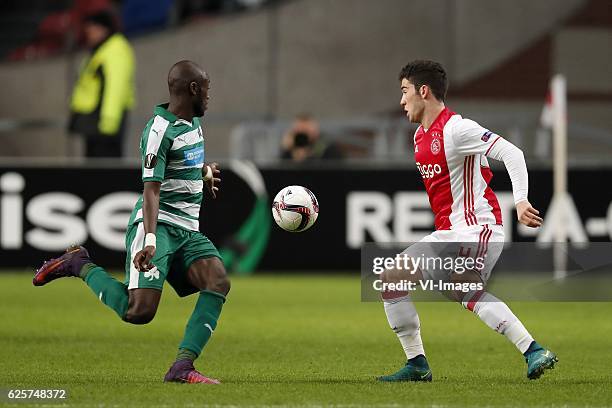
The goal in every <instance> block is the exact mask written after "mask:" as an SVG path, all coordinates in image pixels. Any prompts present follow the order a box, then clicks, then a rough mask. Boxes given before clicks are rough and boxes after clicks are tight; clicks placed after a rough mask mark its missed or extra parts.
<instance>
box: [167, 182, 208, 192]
mask: <svg viewBox="0 0 612 408" xmlns="http://www.w3.org/2000/svg"><path fill="white" fill-rule="evenodd" d="M203 188H204V181H203V180H180V179H166V180H164V181H162V184H161V191H166V192H170V191H171V192H173V193H192V194H197V193H201V192H202V189H203Z"/></svg>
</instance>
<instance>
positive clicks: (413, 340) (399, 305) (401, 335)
mask: <svg viewBox="0 0 612 408" xmlns="http://www.w3.org/2000/svg"><path fill="white" fill-rule="evenodd" d="M384 305H385V313H386V314H387V320H388V321H389V325H390V326H391V329H392V330H393V331H394V332H395V334H397V338H398V339H399V341H400V343H401V344H402V348H403V349H404V353H406V358H407V359H408V360H410V359H411V358H414V357H416V356H418V355H419V354H422V355H425V350H424V349H423V341H422V340H421V322H420V321H419V315H418V314H417V311H416V309H415V307H414V304H413V303H412V301H411V300H410V297H409V296H403V297H399V298H395V299H385V301H384Z"/></svg>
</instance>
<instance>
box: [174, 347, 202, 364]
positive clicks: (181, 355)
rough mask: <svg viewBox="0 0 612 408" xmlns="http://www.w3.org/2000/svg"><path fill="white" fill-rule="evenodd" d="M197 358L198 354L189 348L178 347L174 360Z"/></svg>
mask: <svg viewBox="0 0 612 408" xmlns="http://www.w3.org/2000/svg"><path fill="white" fill-rule="evenodd" d="M196 358H198V355H197V354H196V353H194V352H193V351H191V350H187V349H184V348H180V349H179V351H178V353H176V361H179V360H191V361H193V360H195V359H196Z"/></svg>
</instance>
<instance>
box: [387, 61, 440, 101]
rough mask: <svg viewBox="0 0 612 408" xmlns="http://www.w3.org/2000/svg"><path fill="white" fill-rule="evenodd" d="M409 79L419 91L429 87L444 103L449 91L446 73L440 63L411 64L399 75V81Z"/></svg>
mask: <svg viewBox="0 0 612 408" xmlns="http://www.w3.org/2000/svg"><path fill="white" fill-rule="evenodd" d="M402 79H407V80H408V81H410V83H412V84H413V85H414V87H415V88H416V89H417V91H418V89H419V88H420V87H421V86H423V85H427V86H429V88H430V89H431V92H432V93H433V94H434V96H435V97H436V99H437V100H439V101H442V102H444V100H445V99H446V91H447V90H448V79H447V78H446V71H444V68H443V67H442V65H440V63H438V62H435V61H429V60H415V61H411V62H409V63H408V64H407V65H406V66H404V67H403V68H402V70H401V71H400V73H399V80H400V81H401V80H402Z"/></svg>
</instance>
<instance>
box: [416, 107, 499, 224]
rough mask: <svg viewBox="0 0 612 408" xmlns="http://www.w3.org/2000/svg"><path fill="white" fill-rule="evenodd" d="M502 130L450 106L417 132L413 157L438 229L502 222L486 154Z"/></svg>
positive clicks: (497, 139)
mask: <svg viewBox="0 0 612 408" xmlns="http://www.w3.org/2000/svg"><path fill="white" fill-rule="evenodd" d="M500 139H501V138H500V136H498V135H496V134H494V133H492V132H490V131H489V130H487V129H485V128H483V127H482V126H480V125H479V124H478V123H476V122H474V121H473V120H470V119H464V118H462V117H461V116H460V115H457V114H455V113H454V112H452V111H451V110H450V109H448V108H444V110H443V111H442V112H441V113H440V114H439V115H438V117H437V118H436V119H435V120H434V122H433V123H432V125H431V127H430V128H429V129H427V130H425V129H423V127H422V126H419V128H418V129H417V131H416V133H415V135H414V157H415V160H416V165H417V168H418V169H419V172H420V173H421V176H422V177H423V182H424V183H425V189H426V190H427V194H428V195H429V203H430V204H431V209H432V211H433V212H434V215H435V226H436V229H437V230H447V229H455V228H457V227H465V226H469V225H483V224H499V225H501V223H502V218H501V211H500V208H499V203H498V201H497V197H496V196H495V193H494V192H493V190H491V188H490V187H489V182H490V181H491V178H492V177H493V173H492V172H491V169H490V168H489V163H488V161H487V158H486V156H487V155H488V154H489V152H490V150H491V148H492V147H493V146H494V145H495V144H496V143H497V142H498V141H499V140H500Z"/></svg>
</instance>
